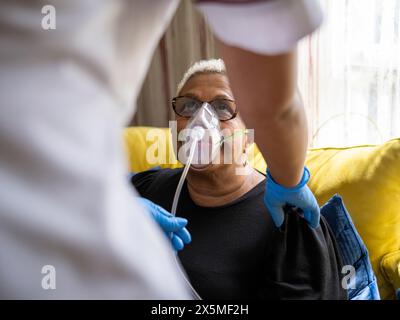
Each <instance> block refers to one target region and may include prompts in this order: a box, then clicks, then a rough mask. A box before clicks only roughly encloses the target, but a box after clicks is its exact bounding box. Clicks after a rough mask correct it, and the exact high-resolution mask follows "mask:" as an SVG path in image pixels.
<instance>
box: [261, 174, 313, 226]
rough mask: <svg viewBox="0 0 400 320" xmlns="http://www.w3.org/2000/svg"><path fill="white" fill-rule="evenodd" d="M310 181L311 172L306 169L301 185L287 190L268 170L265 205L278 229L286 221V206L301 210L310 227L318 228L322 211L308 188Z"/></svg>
mask: <svg viewBox="0 0 400 320" xmlns="http://www.w3.org/2000/svg"><path fill="white" fill-rule="evenodd" d="M309 179H310V172H309V171H308V169H307V168H304V174H303V177H302V178H301V181H300V182H299V184H298V185H297V186H295V187H293V188H285V187H283V186H281V185H279V184H278V183H276V182H275V181H274V179H273V178H272V176H271V174H270V172H269V170H267V179H266V180H267V181H266V191H265V195H264V203H265V206H266V207H267V209H268V211H269V213H270V214H271V217H272V220H273V221H274V223H275V225H276V226H277V227H280V226H281V225H282V224H283V221H284V220H285V213H284V210H283V207H284V206H286V205H291V206H294V207H297V208H298V209H301V211H302V213H303V218H304V219H306V220H307V222H308V225H309V226H310V227H311V228H316V227H318V225H319V219H320V210H319V206H318V202H317V200H316V199H315V197H314V195H313V193H312V192H311V190H310V189H309V188H308V186H307V182H308V180H309Z"/></svg>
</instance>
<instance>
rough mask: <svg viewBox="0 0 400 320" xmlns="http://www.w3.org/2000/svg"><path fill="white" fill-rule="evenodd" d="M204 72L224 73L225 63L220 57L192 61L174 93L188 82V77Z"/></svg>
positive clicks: (177, 93)
mask: <svg viewBox="0 0 400 320" xmlns="http://www.w3.org/2000/svg"><path fill="white" fill-rule="evenodd" d="M204 73H221V74H225V73H226V68H225V63H224V61H223V60H222V59H209V60H200V61H197V62H196V63H194V64H193V65H192V66H191V67H190V68H189V69H188V70H187V71H186V73H185V74H184V76H183V78H182V80H181V81H180V82H179V84H178V87H177V90H176V95H179V93H180V92H181V91H182V88H183V87H184V85H185V84H186V82H188V80H189V79H190V78H192V77H193V76H194V75H196V74H204Z"/></svg>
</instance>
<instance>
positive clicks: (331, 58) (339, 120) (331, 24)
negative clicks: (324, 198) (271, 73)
mask: <svg viewBox="0 0 400 320" xmlns="http://www.w3.org/2000/svg"><path fill="white" fill-rule="evenodd" d="M321 3H322V6H323V8H324V11H325V15H326V19H325V22H324V25H323V26H322V28H321V29H320V30H319V31H318V32H316V33H314V34H313V35H312V36H311V37H308V38H306V39H304V40H303V41H302V43H301V44H300V48H299V87H300V91H301V93H302V96H303V100H304V102H305V105H306V107H307V110H308V119H309V122H310V128H311V130H310V138H311V139H310V141H311V146H312V147H325V146H339V147H340V146H349V145H357V144H377V143H381V142H384V141H386V140H388V139H391V138H395V137H400V0H321Z"/></svg>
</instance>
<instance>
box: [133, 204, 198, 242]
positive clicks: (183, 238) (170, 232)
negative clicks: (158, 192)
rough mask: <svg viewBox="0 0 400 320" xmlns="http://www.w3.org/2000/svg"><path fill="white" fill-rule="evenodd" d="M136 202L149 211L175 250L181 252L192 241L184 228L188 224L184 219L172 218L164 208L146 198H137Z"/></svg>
mask: <svg viewBox="0 0 400 320" xmlns="http://www.w3.org/2000/svg"><path fill="white" fill-rule="evenodd" d="M138 200H139V202H140V203H142V204H143V205H144V206H145V207H146V208H147V210H148V211H150V213H151V216H152V217H153V219H154V220H155V221H156V222H157V224H158V225H159V226H160V227H161V229H162V230H163V231H164V233H165V234H166V235H167V237H168V238H169V239H170V240H171V244H172V246H173V247H174V249H175V250H182V249H183V247H184V246H185V244H188V243H190V241H192V238H191V236H190V233H189V231H188V230H187V229H186V228H185V226H186V225H187V223H188V221H187V220H186V219H184V218H178V217H174V216H173V215H172V214H171V213H169V212H168V211H166V210H165V209H164V208H162V207H160V206H159V205H157V204H155V203H154V202H152V201H150V200H148V199H146V198H141V197H139V198H138Z"/></svg>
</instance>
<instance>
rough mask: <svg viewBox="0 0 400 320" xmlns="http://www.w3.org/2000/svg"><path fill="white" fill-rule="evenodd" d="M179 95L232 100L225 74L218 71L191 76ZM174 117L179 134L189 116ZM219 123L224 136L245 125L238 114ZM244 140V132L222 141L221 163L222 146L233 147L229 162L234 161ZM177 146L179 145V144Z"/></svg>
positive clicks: (198, 98) (208, 166)
mask: <svg viewBox="0 0 400 320" xmlns="http://www.w3.org/2000/svg"><path fill="white" fill-rule="evenodd" d="M179 96H186V97H191V98H195V99H197V100H199V101H203V102H204V101H213V100H215V99H228V100H234V97H233V94H232V90H231V88H230V85H229V82H228V78H227V77H226V75H224V74H219V73H205V74H197V75H195V76H193V77H192V78H190V79H189V80H188V81H187V82H186V84H185V85H184V87H183V88H182V90H181V92H180V93H179ZM175 119H176V121H177V130H178V135H179V132H180V131H181V130H183V129H184V128H185V127H186V126H187V124H188V122H189V121H190V118H189V119H188V118H183V117H180V116H178V115H176V116H175ZM219 124H220V127H221V132H222V134H223V136H224V137H227V136H229V135H231V134H233V133H234V132H237V131H238V130H239V131H240V132H242V133H243V131H244V129H245V126H244V124H243V122H242V121H241V119H240V117H239V116H236V117H235V118H233V119H231V120H227V121H220V122H219ZM246 142H247V141H246V136H245V135H244V134H242V135H238V136H236V137H235V138H234V139H233V138H232V139H229V140H227V141H226V143H224V144H223V145H222V146H221V148H220V160H219V162H220V163H221V164H223V163H224V148H225V149H226V148H227V146H229V147H233V149H232V150H233V155H232V160H231V161H230V162H235V159H237V158H238V157H240V156H241V154H243V148H244V146H245V145H246ZM232 143H233V145H232ZM178 147H180V145H179V144H178ZM229 152H231V151H229ZM236 161H240V160H236ZM221 164H209V165H207V166H205V167H203V168H202V170H205V169H208V170H211V169H213V168H217V167H218V166H219V165H221ZM192 169H193V168H192ZM198 170H200V169H198Z"/></svg>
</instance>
